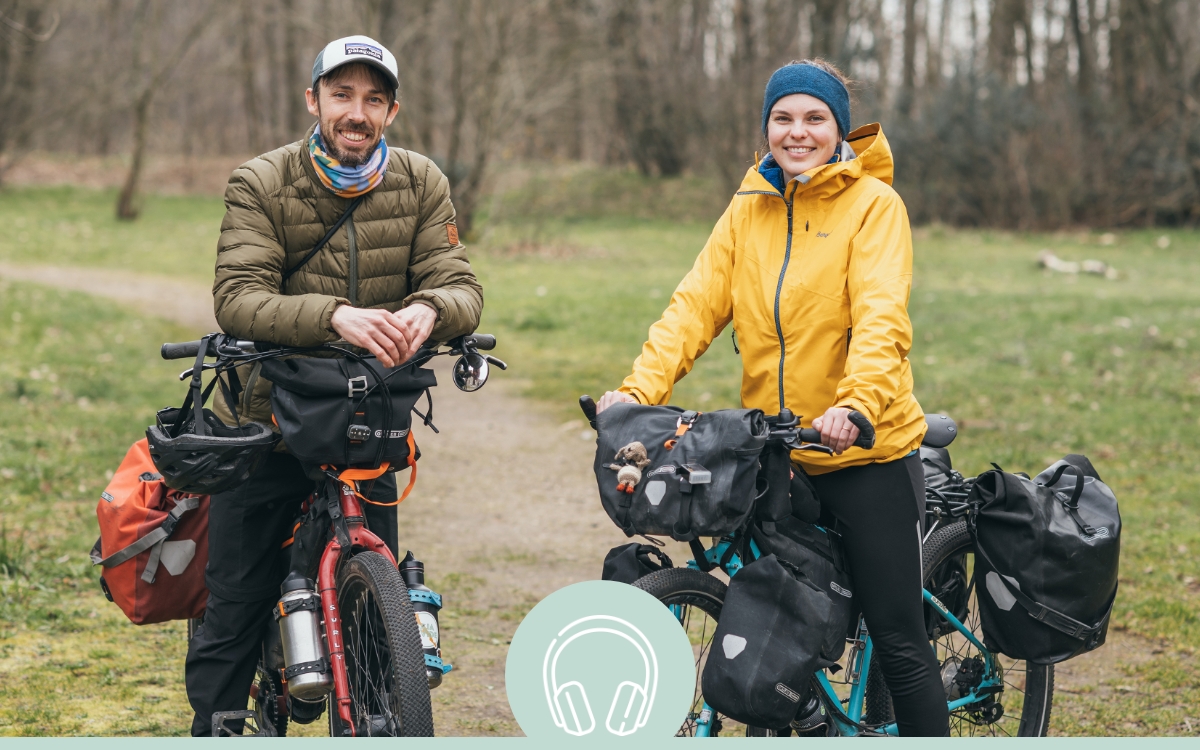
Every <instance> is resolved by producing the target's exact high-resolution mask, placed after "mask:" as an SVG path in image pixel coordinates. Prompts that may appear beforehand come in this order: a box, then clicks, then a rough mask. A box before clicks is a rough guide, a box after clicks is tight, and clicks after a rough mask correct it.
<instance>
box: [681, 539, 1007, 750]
mask: <svg viewBox="0 0 1200 750" xmlns="http://www.w3.org/2000/svg"><path fill="white" fill-rule="evenodd" d="M818 528H819V527H818ZM733 541H734V540H733V539H731V538H725V539H722V540H721V541H719V542H718V543H717V544H716V545H714V546H713V547H712V548H711V549H708V550H706V551H705V553H704V556H705V558H707V561H708V563H709V564H710V565H711V566H713V567H717V566H719V565H720V561H721V559H722V558H723V557H724V556H725V554H726V553H727V551H728V549H729V545H730V544H732V543H733ZM748 546H749V549H750V553H751V554H752V555H754V558H755V559H758V558H759V557H760V556H761V554H762V553H761V552H760V551H759V549H758V545H756V544H755V543H754V540H750V544H749V545H748ZM688 567H689V568H692V569H694V570H700V566H699V565H698V564H697V563H696V561H695V560H688ZM723 569H724V570H725V573H726V574H727V575H728V576H729V577H730V578H732V577H733V576H734V575H736V574H737V572H738V571H739V570H741V569H742V561H741V560H740V559H739V557H738V556H737V555H736V554H733V555H731V556H730V558H729V561H728V562H727V563H725V565H724V566H723ZM921 593H922V596H923V598H924V599H925V601H926V602H927V603H928V604H929V606H931V607H933V609H934V611H935V612H937V613H938V614H939V615H941V617H942V618H943V619H944V620H946V622H948V623H950V625H951V626H952V627H953V628H954V629H955V630H956V631H958V632H959V633H960V634H961V635H962V636H963V637H964V638H966V639H967V640H968V641H970V642H971V645H973V646H975V648H977V649H979V653H980V654H981V655H982V656H983V657H984V666H983V679H982V681H981V682H980V683H979V685H978V686H976V687H975V688H973V689H972V690H971V692H970V694H968V695H965V696H963V697H961V698H957V699H955V700H952V701H947V702H946V706H947V708H948V709H949V710H951V711H955V710H957V709H960V708H963V707H964V706H969V705H971V704H974V703H981V702H983V701H985V700H986V699H987V698H988V697H990V696H993V695H996V694H997V693H999V692H1000V691H1002V690H1003V689H1004V669H1003V668H1002V667H1001V666H1000V661H999V659H997V658H996V655H995V654H993V653H992V652H991V651H989V650H988V649H987V648H986V647H985V646H984V645H983V644H982V643H981V642H980V641H979V639H978V638H976V637H975V634H974V633H972V632H971V631H970V630H969V629H968V628H967V626H966V625H964V624H963V623H962V622H960V621H959V619H958V618H957V617H955V616H954V615H953V614H951V613H950V612H949V611H947V610H946V607H945V606H944V605H943V604H942V603H941V602H940V601H938V599H937V597H935V596H934V595H933V594H931V593H929V592H928V591H927V590H922V592H921ZM671 609H672V610H673V611H674V612H675V616H676V617H677V618H679V619H680V620H681V621H682V618H683V607H682V606H681V605H672V606H671ZM850 645H851V652H850V658H849V663H848V668H847V670H846V671H847V682H848V683H849V685H850V697H849V698H845V699H842V698H839V697H838V696H837V693H836V692H834V689H833V684H832V683H831V682H830V681H829V676H828V674H827V673H826V671H825V670H821V671H819V672H817V673H816V680H817V684H818V685H819V686H820V689H821V701H822V703H823V704H824V705H825V710H826V711H827V712H828V713H829V716H830V718H831V719H832V720H833V723H834V726H835V728H836V730H837V733H838V734H839V735H841V736H843V737H857V736H880V735H892V736H896V735H898V734H899V731H898V730H897V728H896V724H895V722H892V723H891V724H885V725H884V726H880V727H866V726H863V724H862V717H863V709H864V706H865V702H866V692H867V675H868V674H869V673H870V670H871V656H872V652H873V648H872V644H871V636H870V635H869V634H868V633H867V626H866V623H865V622H863V620H862V618H861V617H860V618H859V621H858V632H857V637H856V638H854V639H853V640H851V641H850ZM712 715H713V711H712V709H711V708H709V705H708V703H707V702H705V703H704V704H703V706H702V707H701V710H700V714H699V716H698V717H697V719H696V735H695V736H697V737H710V736H712V723H713V717H712Z"/></svg>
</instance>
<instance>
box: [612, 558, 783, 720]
mask: <svg viewBox="0 0 1200 750" xmlns="http://www.w3.org/2000/svg"><path fill="white" fill-rule="evenodd" d="M633 585H634V586H635V587H637V588H639V589H641V590H642V591H645V592H647V593H649V594H651V595H652V596H654V597H655V598H656V599H658V600H659V601H661V602H662V603H663V604H665V605H667V607H669V608H670V610H671V612H672V613H673V614H674V615H675V618H676V619H677V620H679V624H680V625H682V626H683V629H684V631H685V632H686V633H687V635H688V640H689V641H691V644H692V653H693V654H694V655H695V657H696V685H695V688H694V692H693V693H692V708H691V710H690V711H689V712H688V716H687V719H686V720H685V721H684V723H683V726H681V727H680V728H679V731H678V732H677V733H676V736H677V737H696V736H708V737H716V736H717V735H719V734H721V733H722V732H727V731H730V730H734V728H735V727H734V722H733V721H732V720H731V719H729V718H728V717H725V716H722V715H720V714H718V713H717V712H715V711H713V710H712V709H710V708H708V707H707V706H706V705H705V703H704V696H703V695H701V693H700V675H701V674H702V673H703V672H704V664H705V662H706V661H708V654H709V650H710V649H711V648H712V639H713V635H714V633H715V632H716V630H717V620H719V619H720V617H721V607H722V605H723V604H724V602H725V592H726V590H727V587H726V585H725V584H724V583H722V582H721V581H719V580H718V579H716V578H714V577H713V576H710V575H708V574H707V573H702V572H700V571H698V570H692V569H691V568H665V569H663V570H658V571H655V572H653V573H651V574H650V575H648V576H645V577H643V578H639V579H638V580H637V581H635V582H634V584H633ZM746 734H747V735H748V736H751V737H754V736H762V735H761V733H760V732H758V731H756V730H755V728H754V727H747V728H746Z"/></svg>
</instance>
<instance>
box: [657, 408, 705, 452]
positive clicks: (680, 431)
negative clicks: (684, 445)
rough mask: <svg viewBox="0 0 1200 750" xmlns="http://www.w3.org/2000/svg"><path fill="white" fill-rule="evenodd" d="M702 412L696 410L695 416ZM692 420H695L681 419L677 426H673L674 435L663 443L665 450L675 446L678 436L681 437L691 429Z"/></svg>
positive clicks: (677, 442)
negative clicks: (685, 420)
mask: <svg viewBox="0 0 1200 750" xmlns="http://www.w3.org/2000/svg"><path fill="white" fill-rule="evenodd" d="M703 413H704V412H696V416H697V417H699V416H700V415H701V414H703ZM694 422H695V420H692V422H684V421H682V420H681V421H680V422H679V426H678V427H676V428H675V437H673V438H670V439H668V440H667V441H666V442H665V443H663V447H664V448H666V449H667V450H672V449H674V448H675V446H676V445H678V444H679V438H681V437H683V436H684V434H685V433H686V432H687V431H688V430H690V429H692V424H693V423H694Z"/></svg>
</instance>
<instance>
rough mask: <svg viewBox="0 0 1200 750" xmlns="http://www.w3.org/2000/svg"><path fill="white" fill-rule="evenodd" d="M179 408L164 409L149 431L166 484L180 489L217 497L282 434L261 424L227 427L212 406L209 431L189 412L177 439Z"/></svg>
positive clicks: (206, 422) (238, 481)
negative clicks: (201, 430)
mask: <svg viewBox="0 0 1200 750" xmlns="http://www.w3.org/2000/svg"><path fill="white" fill-rule="evenodd" d="M181 411H182V409H176V408H171V409H163V410H161V411H160V412H158V419H157V424H155V425H153V426H151V427H149V428H147V430H146V440H147V442H148V443H149V444H150V458H151V460H153V461H154V467H155V468H156V469H158V473H160V474H162V476H163V482H164V483H165V484H166V485H167V486H168V487H171V488H172V489H176V490H179V491H181V492H190V493H193V494H196V495H213V494H216V493H218V492H224V491H226V490H231V489H233V488H234V487H237V486H238V485H239V484H241V483H242V482H245V481H246V480H247V479H249V478H250V475H251V474H253V473H254V472H255V470H257V469H258V467H259V466H261V465H262V462H263V460H264V459H265V458H266V457H267V454H269V453H270V452H271V451H272V450H274V448H275V444H276V443H278V442H279V435H277V434H276V433H275V432H273V431H272V430H271V428H270V427H268V426H267V425H265V424H262V423H261V422H246V423H244V424H242V425H241V426H240V427H229V426H227V425H226V424H225V423H223V422H222V421H221V420H220V419H218V418H217V415H215V414H213V413H212V412H211V411H209V410H208V409H203V410H202V411H203V413H204V427H205V430H204V433H207V434H201V433H199V432H197V431H195V429H194V424H195V417H192V416H191V415H189V416H188V418H187V419H186V420H185V422H184V424H183V426H182V429H181V430H180V433H179V435H178V436H174V437H173V436H172V432H174V428H175V425H176V423H177V422H178V420H179V416H180V412H181Z"/></svg>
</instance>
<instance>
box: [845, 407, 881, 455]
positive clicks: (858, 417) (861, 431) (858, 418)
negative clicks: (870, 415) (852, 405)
mask: <svg viewBox="0 0 1200 750" xmlns="http://www.w3.org/2000/svg"><path fill="white" fill-rule="evenodd" d="M849 419H850V424H852V425H854V426H855V427H857V428H858V440H855V441H854V445H855V446H857V447H859V448H866V449H868V450H870V449H871V448H874V447H875V425H873V424H871V420H869V419H867V418H866V416H865V415H863V414H862V413H860V412H857V411H855V410H854V409H851V410H850V415H849Z"/></svg>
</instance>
